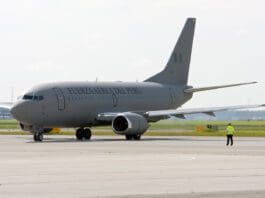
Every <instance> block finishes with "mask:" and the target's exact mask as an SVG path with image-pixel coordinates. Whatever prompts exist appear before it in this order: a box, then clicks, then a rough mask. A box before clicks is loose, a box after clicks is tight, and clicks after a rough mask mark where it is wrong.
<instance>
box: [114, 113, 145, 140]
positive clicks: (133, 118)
mask: <svg viewBox="0 0 265 198" xmlns="http://www.w3.org/2000/svg"><path fill="white" fill-rule="evenodd" d="M148 127H149V125H148V122H147V120H146V119H145V118H144V117H143V116H141V115H139V114H136V113H123V114H119V115H118V116H116V117H115V118H114V119H113V121H112V129H113V131H114V132H115V133H117V134H121V135H128V134H131V135H137V134H143V133H144V132H145V131H146V130H147V129H148Z"/></svg>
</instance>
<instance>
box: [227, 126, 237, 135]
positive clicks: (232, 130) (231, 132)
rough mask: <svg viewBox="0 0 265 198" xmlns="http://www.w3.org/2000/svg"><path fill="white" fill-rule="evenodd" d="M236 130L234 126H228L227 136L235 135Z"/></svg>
mask: <svg viewBox="0 0 265 198" xmlns="http://www.w3.org/2000/svg"><path fill="white" fill-rule="evenodd" d="M234 132H235V129H234V127H232V126H227V128H226V134H227V135H234Z"/></svg>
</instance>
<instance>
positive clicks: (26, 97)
mask: <svg viewBox="0 0 265 198" xmlns="http://www.w3.org/2000/svg"><path fill="white" fill-rule="evenodd" d="M22 99H23V100H35V101H40V100H43V99H44V97H43V96H33V95H27V94H26V95H24V96H23V98H22Z"/></svg>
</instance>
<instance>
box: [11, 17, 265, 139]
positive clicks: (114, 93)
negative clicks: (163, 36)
mask: <svg viewBox="0 0 265 198" xmlns="http://www.w3.org/2000/svg"><path fill="white" fill-rule="evenodd" d="M194 28H195V19H194V18H188V19H187V21H186V23H185V26H184V28H183V30H182V32H181V35H180V37H179V39H178V41H177V43H176V45H175V48H174V50H173V52H172V54H171V56H170V58H169V60H168V62H167V64H166V67H165V68H164V70H163V71H161V72H160V73H157V74H156V75H154V76H152V77H150V78H148V79H146V80H145V81H144V82H135V83H133V82H131V83H124V82H59V83H49V84H42V85H40V86H37V87H34V88H32V89H31V90H29V91H28V92H27V93H25V94H24V95H23V97H22V98H21V99H19V100H18V101H17V102H16V103H15V104H14V105H13V106H12V107H11V109H10V111H11V114H12V115H13V117H14V118H15V119H17V120H18V121H19V122H20V126H21V128H22V129H23V130H27V131H30V132H32V133H33V137H34V140H35V141H42V140H43V134H44V133H48V132H50V131H51V130H52V129H53V128H62V127H63V128H76V138H77V139H78V140H83V139H87V140H89V139H90V138H91V130H90V128H91V127H93V126H101V125H111V126H112V129H113V131H114V132H115V133H116V134H120V135H124V136H125V137H126V139H127V140H132V139H134V140H139V139H140V138H141V135H142V134H144V133H145V132H146V130H147V129H148V127H149V123H150V122H156V121H159V120H162V119H167V118H169V117H171V116H175V117H179V118H185V114H192V113H205V114H208V115H214V112H216V111H223V110H230V109H241V108H254V107H260V106H264V105H246V106H232V107H215V108H199V109H179V110H177V108H179V107H180V106H181V105H183V104H184V103H186V102H187V101H188V100H190V99H191V98H192V95H193V93H195V92H199V91H206V90H212V89H218V88H225V87H233V86H239V85H246V84H252V83H255V82H250V83H240V84H230V85H222V86H212V87H201V88H193V87H192V86H189V85H187V82H188V74H189V65H190V58H191V51H192V43H193V35H194Z"/></svg>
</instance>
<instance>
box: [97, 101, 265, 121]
mask: <svg viewBox="0 0 265 198" xmlns="http://www.w3.org/2000/svg"><path fill="white" fill-rule="evenodd" d="M259 107H265V104H261V105H238V106H227V107H210V108H192V109H177V110H159V111H148V112H133V113H137V114H140V115H143V116H144V117H146V118H147V120H149V121H158V120H162V119H168V118H170V117H172V116H173V117H178V118H183V119H185V115H187V114H197V113H203V114H207V115H209V116H215V112H218V111H229V110H236V109H251V108H259ZM123 113H126V112H107V113H100V114H98V116H97V119H98V120H99V121H112V119H113V118H114V117H116V116H117V115H120V114H123ZM131 113H132V112H131Z"/></svg>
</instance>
